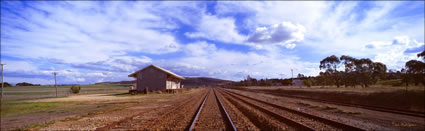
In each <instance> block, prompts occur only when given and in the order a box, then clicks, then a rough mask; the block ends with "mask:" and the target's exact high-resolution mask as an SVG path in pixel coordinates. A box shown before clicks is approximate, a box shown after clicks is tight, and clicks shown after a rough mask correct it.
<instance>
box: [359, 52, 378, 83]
mask: <svg viewBox="0 0 425 131" xmlns="http://www.w3.org/2000/svg"><path fill="white" fill-rule="evenodd" d="M373 65H374V64H373V62H372V60H370V59H369V58H362V59H359V60H358V61H357V62H356V72H357V73H358V77H357V78H358V79H359V82H360V84H361V86H362V87H369V85H370V84H372V83H374V82H376V81H374V80H373V76H372V74H373Z"/></svg>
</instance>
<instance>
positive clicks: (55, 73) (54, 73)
mask: <svg viewBox="0 0 425 131" xmlns="http://www.w3.org/2000/svg"><path fill="white" fill-rule="evenodd" d="M57 74H58V73H57V72H53V75H54V76H55V88H56V97H58V87H57V86H56V75H57Z"/></svg>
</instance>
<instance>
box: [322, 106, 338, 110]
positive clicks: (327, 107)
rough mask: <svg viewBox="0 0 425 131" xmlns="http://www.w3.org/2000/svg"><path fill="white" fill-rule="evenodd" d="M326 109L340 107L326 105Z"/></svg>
mask: <svg viewBox="0 0 425 131" xmlns="http://www.w3.org/2000/svg"><path fill="white" fill-rule="evenodd" d="M324 109H325V110H333V109H338V108H337V107H335V106H330V105H326V106H325V107H324Z"/></svg>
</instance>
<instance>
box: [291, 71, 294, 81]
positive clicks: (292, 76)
mask: <svg viewBox="0 0 425 131" xmlns="http://www.w3.org/2000/svg"><path fill="white" fill-rule="evenodd" d="M293 78H294V70H293V69H291V80H292V79H293Z"/></svg>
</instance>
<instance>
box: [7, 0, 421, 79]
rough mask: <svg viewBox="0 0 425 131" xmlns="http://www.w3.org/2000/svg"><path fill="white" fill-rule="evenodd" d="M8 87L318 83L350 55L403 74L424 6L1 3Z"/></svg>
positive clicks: (417, 41)
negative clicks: (304, 79) (206, 80)
mask: <svg viewBox="0 0 425 131" xmlns="http://www.w3.org/2000/svg"><path fill="white" fill-rule="evenodd" d="M1 47H2V48H1V62H2V63H5V64H7V65H6V66H5V81H6V82H11V83H17V82H31V83H39V84H51V83H53V75H52V72H54V71H56V72H59V75H58V81H59V83H64V84H89V83H96V82H103V81H121V80H132V78H129V77H127V75H128V74H130V73H132V72H134V71H136V70H138V69H141V68H143V67H145V66H147V65H150V64H155V65H158V66H160V67H163V68H166V69H169V70H171V71H173V72H176V73H177V74H180V75H182V76H206V77H215V78H222V79H229V80H241V79H244V78H245V77H246V76H247V75H250V76H253V77H255V78H289V77H291V74H290V73H291V71H290V70H291V69H294V74H297V73H302V74H305V75H311V76H315V75H317V74H318V73H319V72H320V69H319V61H320V60H322V59H323V58H325V57H327V56H330V55H337V56H340V55H350V56H353V57H357V58H370V59H372V60H373V61H378V62H382V63H384V64H386V65H387V67H388V68H389V69H397V70H398V69H400V68H402V67H403V66H404V63H405V62H406V61H408V60H411V59H418V58H417V57H416V54H417V53H418V52H420V51H422V50H424V1H415V2H410V1H406V2H399V1H391V2H384V1H363V2H354V1H350V2H330V1H314V2H306V1H301V2H293V1H266V2H257V1H236V2H228V1H219V2H214V1H210V2H192V1H185V2H180V1H162V2H155V1H144V2H125V1H113V2H94V1H78V2H65V1H64V2H43V1H29V2H19V1H6V2H5V1H1Z"/></svg>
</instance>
